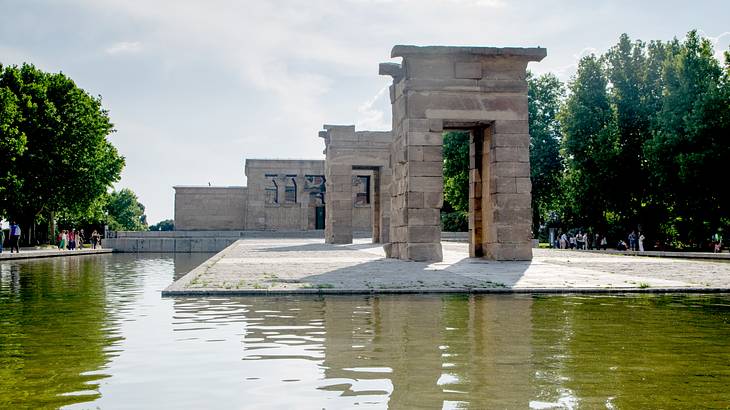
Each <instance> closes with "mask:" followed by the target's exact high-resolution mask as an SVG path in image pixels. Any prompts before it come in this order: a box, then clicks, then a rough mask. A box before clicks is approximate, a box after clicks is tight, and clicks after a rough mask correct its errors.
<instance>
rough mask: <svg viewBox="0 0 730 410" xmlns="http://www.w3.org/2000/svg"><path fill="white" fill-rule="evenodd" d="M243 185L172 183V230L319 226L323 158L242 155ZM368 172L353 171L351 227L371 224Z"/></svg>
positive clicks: (322, 202)
mask: <svg viewBox="0 0 730 410" xmlns="http://www.w3.org/2000/svg"><path fill="white" fill-rule="evenodd" d="M245 174H246V177H247V179H248V186H231V187H216V186H182V185H179V186H175V187H173V188H174V189H175V229H176V230H178V231H196V230H203V231H205V230H231V231H241V230H258V231H305V230H317V229H324V227H325V204H326V201H327V193H326V189H325V183H326V180H325V162H324V161H323V160H277V159H247V160H246V165H245ZM370 174H371V173H370V172H366V171H364V172H363V175H354V176H353V191H354V198H353V205H352V206H353V229H354V230H356V231H360V232H370V230H371V229H372V226H371V225H372V222H371V213H372V204H371V202H372V199H371V198H372V195H373V192H372V190H373V184H372V183H371V180H370V179H371V175H370Z"/></svg>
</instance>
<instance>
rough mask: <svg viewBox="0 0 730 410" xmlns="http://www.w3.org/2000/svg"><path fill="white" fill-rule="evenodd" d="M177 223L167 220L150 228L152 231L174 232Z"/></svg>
mask: <svg viewBox="0 0 730 410" xmlns="http://www.w3.org/2000/svg"><path fill="white" fill-rule="evenodd" d="M174 230H175V221H173V220H172V219H165V220H162V221H160V222H158V223H157V224H156V225H152V226H150V231H174Z"/></svg>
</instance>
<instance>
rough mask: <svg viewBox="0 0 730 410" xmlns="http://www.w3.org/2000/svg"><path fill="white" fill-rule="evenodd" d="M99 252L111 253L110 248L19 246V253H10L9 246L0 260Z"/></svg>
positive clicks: (0, 255)
mask: <svg viewBox="0 0 730 410" xmlns="http://www.w3.org/2000/svg"><path fill="white" fill-rule="evenodd" d="M99 253H112V249H101V248H97V249H91V248H85V249H78V250H73V251H69V250H64V251H62V250H59V249H32V248H31V249H28V248H20V253H10V248H5V249H3V253H0V261H5V260H14V259H35V258H56V257H64V256H80V255H95V254H99Z"/></svg>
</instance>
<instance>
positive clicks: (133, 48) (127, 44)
mask: <svg viewBox="0 0 730 410" xmlns="http://www.w3.org/2000/svg"><path fill="white" fill-rule="evenodd" d="M140 50H142V43H140V42H139V41H121V42H118V43H114V44H112V45H111V46H109V47H107V48H106V49H105V50H104V52H105V53H107V54H111V55H114V54H125V53H137V52H139V51H140Z"/></svg>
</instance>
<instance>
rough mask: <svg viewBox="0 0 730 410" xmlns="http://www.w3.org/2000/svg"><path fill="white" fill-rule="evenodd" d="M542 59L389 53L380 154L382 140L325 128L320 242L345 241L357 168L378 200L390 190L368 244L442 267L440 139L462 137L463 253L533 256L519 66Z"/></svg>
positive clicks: (436, 50) (485, 52)
mask: <svg viewBox="0 0 730 410" xmlns="http://www.w3.org/2000/svg"><path fill="white" fill-rule="evenodd" d="M546 55H547V52H546V50H545V49H544V48H494V47H434V46H431V47H417V46H403V45H399V46H395V47H394V48H393V50H392V52H391V57H402V59H403V61H402V63H401V64H395V63H383V64H381V65H380V74H381V75H389V76H391V77H392V78H393V84H392V85H391V86H390V101H391V104H392V110H393V129H392V141H391V142H390V143H389V144H387V148H386V139H390V136H389V138H385V136H384V135H381V136H380V137H379V138H372V139H371V140H369V138H368V135H370V134H372V133H370V134H368V133H357V132H355V129H354V127H352V126H350V127H341V126H340V127H336V126H325V131H323V132H322V133H321V134H320V136H322V137H323V138H325V141H326V145H327V148H326V154H327V160H326V163H327V165H326V167H325V168H326V171H325V174H326V177H327V195H328V198H329V200H328V205H327V220H326V221H327V222H326V225H325V229H326V240H327V242H329V243H350V242H352V227H351V215H352V210H351V209H350V208H349V206H350V204H352V192H351V186H352V182H351V178H352V172H353V170H356V169H358V168H360V167H365V168H367V169H372V170H373V172H375V173H376V177H375V179H376V181H378V180H379V182H377V183H376V187H377V189H378V191H379V193H378V196H380V195H384V194H386V193H387V192H388V187H389V190H390V192H389V197H390V206H389V207H388V206H387V205H382V206H381V209H379V210H378V211H377V212H373V215H374V218H375V219H378V218H380V221H381V222H379V225H378V226H379V227H378V229H377V230H376V228H375V222H374V224H373V227H374V229H373V232H374V235H373V237H374V238H375V241H376V242H377V241H380V242H383V243H384V244H385V250H386V254H387V256H388V257H391V258H399V259H404V260H412V261H441V260H442V259H443V255H442V250H441V228H440V222H441V221H440V209H441V207H442V205H443V156H442V145H443V133H444V131H448V130H462V131H468V132H469V134H470V137H469V142H470V147H469V164H470V170H469V255H470V256H471V257H485V258H488V259H493V260H530V259H532V248H531V238H532V234H531V225H532V210H531V195H530V191H531V183H530V155H529V149H530V135H529V130H528V118H527V115H528V113H527V81H526V69H527V64H528V63H529V62H530V61H540V60H542V59H543V58H544V57H545V56H546ZM386 150H389V154H390V155H389V156H387V157H388V158H389V164H387V163H386V162H385V159H386V155H384V152H385V151H386ZM391 173H392V177H391ZM379 202H380V201H379ZM383 203H387V201H383ZM387 208H389V209H387ZM388 225H390V233H389V237H388V235H387V234H385V229H386V228H385V227H386V226H388ZM375 232H378V234H377V235H376V234H375Z"/></svg>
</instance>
